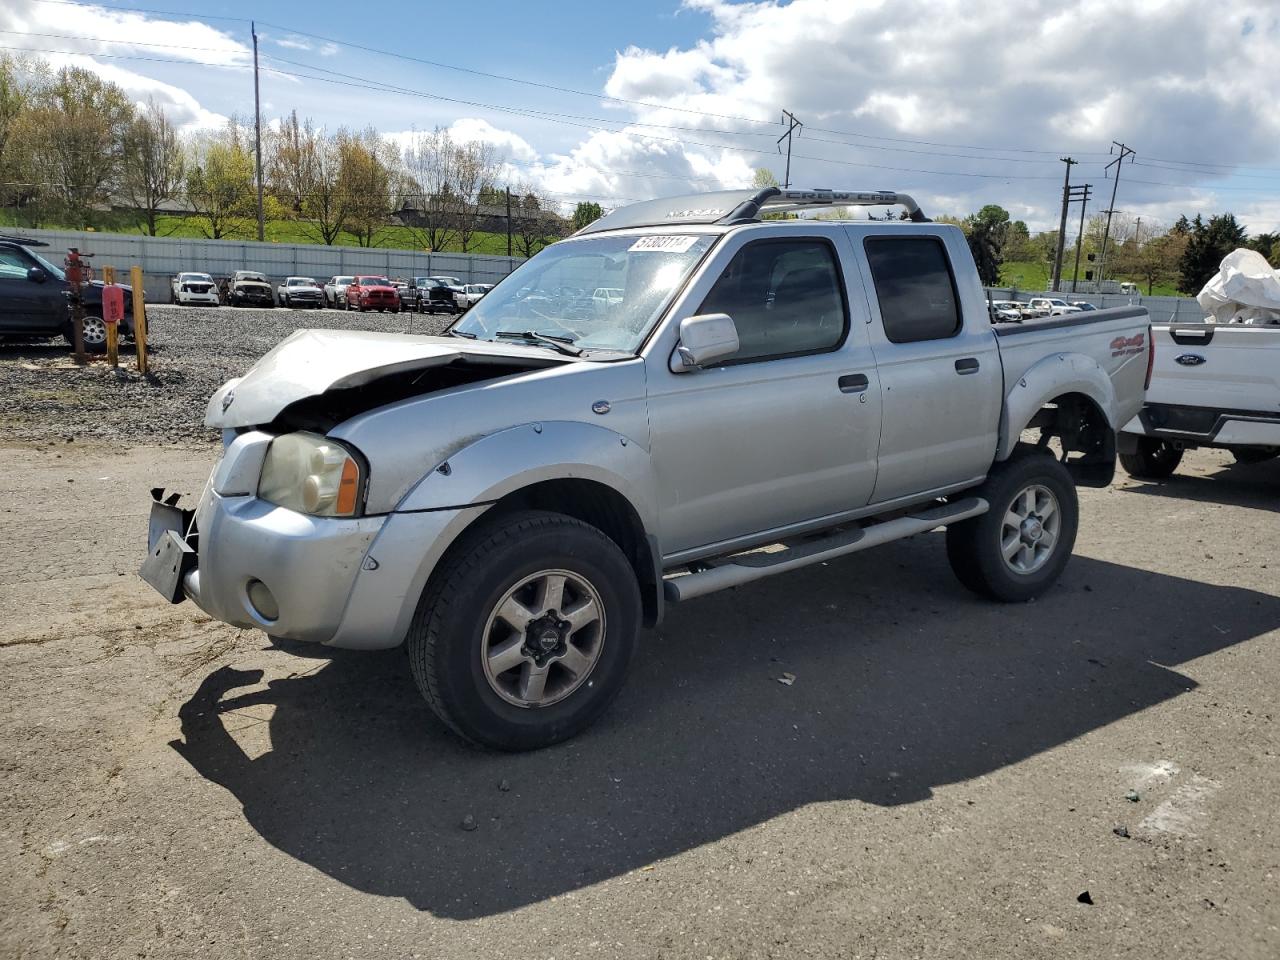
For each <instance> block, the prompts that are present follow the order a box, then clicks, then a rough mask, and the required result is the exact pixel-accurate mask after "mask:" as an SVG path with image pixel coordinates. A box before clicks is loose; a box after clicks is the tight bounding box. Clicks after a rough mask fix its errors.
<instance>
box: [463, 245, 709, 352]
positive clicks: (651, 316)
mask: <svg viewBox="0 0 1280 960" xmlns="http://www.w3.org/2000/svg"><path fill="white" fill-rule="evenodd" d="M715 239H716V238H715V237H714V236H690V235H680V236H661V237H659V236H644V237H637V236H634V235H632V236H621V237H620V236H612V237H610V236H595V237H587V238H584V239H582V240H563V241H561V242H560V243H557V244H553V245H552V246H550V247H547V248H546V249H545V250H543V251H542V252H541V253H539V254H538V255H537V256H535V257H534V258H533V259H532V260H528V261H526V262H525V263H523V264H522V265H521V266H520V267H518V268H517V269H516V270H515V272H514V273H512V274H511V276H509V277H508V278H507V279H506V280H504V281H502V283H501V284H499V285H498V286H496V287H494V288H493V289H492V290H491V291H489V292H488V293H487V294H485V296H484V298H483V299H481V300H480V301H479V302H478V303H477V304H476V305H475V306H474V307H472V308H471V309H470V310H469V311H467V313H466V315H465V316H464V317H463V319H462V320H461V321H460V322H459V323H458V325H457V326H456V327H455V328H454V329H455V330H457V331H458V332H459V333H460V334H463V335H465V336H474V337H478V338H479V339H481V340H493V339H496V338H498V336H499V334H500V333H506V334H519V333H524V332H533V333H538V334H541V335H542V336H544V337H562V338H564V339H566V340H568V341H570V342H572V343H573V344H574V345H575V346H577V347H582V348H585V349H601V350H622V351H625V352H627V353H635V352H636V350H637V349H638V348H639V346H640V344H641V343H643V342H644V338H645V336H646V335H647V334H648V332H649V329H650V328H651V327H652V326H653V324H654V322H655V321H656V320H657V318H658V315H659V314H660V313H661V312H662V310H664V309H665V308H666V306H667V304H668V303H669V302H670V300H671V297H672V295H674V294H675V292H676V290H678V289H679V287H680V285H681V284H682V283H684V281H685V280H686V279H687V278H688V276H689V274H690V273H692V272H693V269H694V267H696V266H697V265H698V262H699V261H700V260H701V259H702V257H703V255H704V254H705V253H706V252H707V251H708V250H709V249H710V248H711V244H712V243H714V242H715ZM602 288H603V289H607V290H609V291H610V295H609V296H607V297H605V296H598V295H597V294H598V293H599V291H600V290H601V289H602Z"/></svg>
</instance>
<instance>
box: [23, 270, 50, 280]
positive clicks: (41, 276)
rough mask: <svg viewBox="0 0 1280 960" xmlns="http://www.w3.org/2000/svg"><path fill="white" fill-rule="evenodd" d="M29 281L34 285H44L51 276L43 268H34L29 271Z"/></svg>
mask: <svg viewBox="0 0 1280 960" xmlns="http://www.w3.org/2000/svg"><path fill="white" fill-rule="evenodd" d="M27 279H28V280H30V281H31V282H32V283H44V282H45V281H46V280H48V279H49V275H48V274H47V273H45V272H44V269H43V268H41V267H32V268H30V269H29V270H28V271H27Z"/></svg>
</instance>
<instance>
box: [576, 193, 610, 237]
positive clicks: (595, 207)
mask: <svg viewBox="0 0 1280 960" xmlns="http://www.w3.org/2000/svg"><path fill="white" fill-rule="evenodd" d="M603 216H604V210H603V209H601V207H600V204H598V203H592V202H590V201H589V200H583V201H582V202H580V203H579V204H578V205H577V206H576V207H574V208H573V229H574V230H581V229H582V228H583V227H585V226H588V225H590V224H592V223H595V222H596V221H597V220H599V219H600V218H601V217H603Z"/></svg>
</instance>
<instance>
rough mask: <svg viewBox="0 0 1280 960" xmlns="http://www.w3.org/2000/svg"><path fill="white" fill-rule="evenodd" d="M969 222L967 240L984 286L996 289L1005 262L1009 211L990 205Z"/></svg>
mask: <svg viewBox="0 0 1280 960" xmlns="http://www.w3.org/2000/svg"><path fill="white" fill-rule="evenodd" d="M967 222H968V227H969V229H968V230H967V231H966V235H965V239H966V240H968V241H969V251H970V252H971V253H972V254H973V261H974V263H975V264H976V265H977V267H978V276H979V277H980V278H981V280H982V284H983V286H986V287H994V286H995V285H996V284H997V283H999V282H1000V264H1001V263H1002V262H1003V258H1002V257H1001V251H1002V250H1003V248H1004V239H1005V234H1006V233H1007V232H1008V229H1009V211H1008V210H1006V209H1005V208H1004V207H1001V206H999V205H997V204H994V203H989V204H987V205H986V206H985V207H983V208H982V209H981V210H979V211H978V212H977V213H975V214H972V215H971V216H970V217H969V218H968V220H967Z"/></svg>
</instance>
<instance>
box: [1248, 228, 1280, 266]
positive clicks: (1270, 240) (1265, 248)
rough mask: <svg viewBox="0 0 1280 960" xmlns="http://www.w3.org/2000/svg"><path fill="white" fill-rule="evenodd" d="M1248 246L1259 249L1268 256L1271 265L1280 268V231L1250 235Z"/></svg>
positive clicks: (1259, 251) (1251, 248)
mask: <svg viewBox="0 0 1280 960" xmlns="http://www.w3.org/2000/svg"><path fill="white" fill-rule="evenodd" d="M1248 247H1249V249H1250V250H1257V251H1258V253H1260V254H1262V255H1263V256H1264V257H1266V258H1267V262H1268V263H1270V264H1271V266H1273V267H1276V268H1277V269H1280V233H1260V234H1258V235H1257V236H1256V237H1250V238H1249V242H1248Z"/></svg>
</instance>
